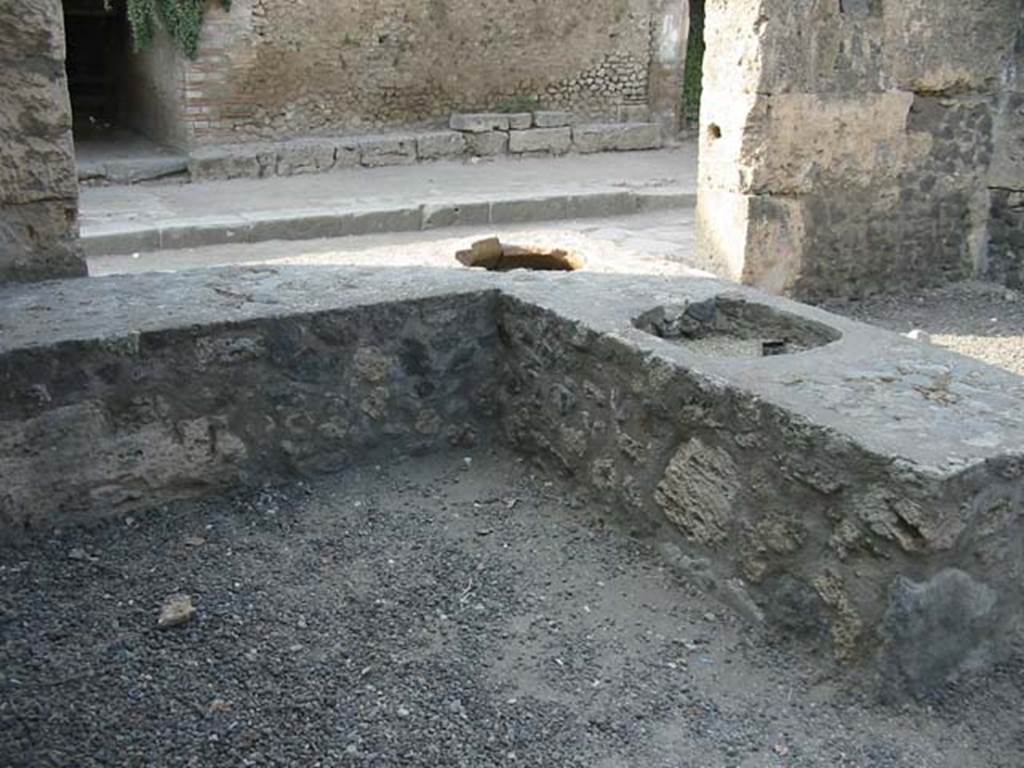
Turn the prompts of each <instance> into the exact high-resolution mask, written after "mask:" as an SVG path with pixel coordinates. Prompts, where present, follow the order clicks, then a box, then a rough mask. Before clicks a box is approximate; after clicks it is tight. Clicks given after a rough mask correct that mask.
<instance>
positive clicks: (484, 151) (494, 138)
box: [466, 131, 509, 157]
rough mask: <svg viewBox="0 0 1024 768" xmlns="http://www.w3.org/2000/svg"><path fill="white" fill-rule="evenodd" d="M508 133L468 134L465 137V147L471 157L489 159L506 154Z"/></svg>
mask: <svg viewBox="0 0 1024 768" xmlns="http://www.w3.org/2000/svg"><path fill="white" fill-rule="evenodd" d="M508 142H509V138H508V133H506V132H504V131H488V132H487V133H470V134H467V135H466V147H467V149H468V150H469V153H470V154H471V155H475V156H477V157H491V156H493V155H504V154H505V153H506V152H508Z"/></svg>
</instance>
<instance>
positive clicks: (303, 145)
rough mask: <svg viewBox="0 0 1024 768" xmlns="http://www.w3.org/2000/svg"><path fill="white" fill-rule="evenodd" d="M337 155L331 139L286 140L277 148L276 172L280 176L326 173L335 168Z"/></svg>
mask: <svg viewBox="0 0 1024 768" xmlns="http://www.w3.org/2000/svg"><path fill="white" fill-rule="evenodd" d="M336 155H337V149H336V148H335V146H334V142H333V141H331V140H330V139H307V140H303V141H289V142H285V143H283V144H281V145H279V146H278V148H277V157H276V164H275V172H276V173H277V175H278V176H294V175H297V174H302V173H324V172H325V171H329V170H331V169H332V168H334V163H335V160H336Z"/></svg>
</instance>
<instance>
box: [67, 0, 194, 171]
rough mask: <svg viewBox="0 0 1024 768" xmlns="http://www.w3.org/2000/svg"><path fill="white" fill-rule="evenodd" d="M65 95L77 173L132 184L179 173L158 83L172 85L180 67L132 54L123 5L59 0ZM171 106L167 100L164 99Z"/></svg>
mask: <svg viewBox="0 0 1024 768" xmlns="http://www.w3.org/2000/svg"><path fill="white" fill-rule="evenodd" d="M62 2H63V9H64V32H65V39H66V42H67V62H66V66H67V75H68V91H69V93H70V97H71V113H72V120H73V129H72V133H73V136H74V142H75V156H76V162H77V165H78V176H79V179H80V180H81V181H83V182H100V183H102V182H106V181H116V182H120V183H123V182H133V181H142V180H146V179H149V178H157V177H161V176H167V175H171V174H176V173H181V172H183V171H184V170H185V168H186V166H187V158H186V157H185V155H184V154H182V153H180V152H178V151H177V150H175V149H173V148H172V147H171V146H168V144H171V143H172V142H169V141H168V137H167V136H166V131H164V130H163V125H165V124H166V123H167V121H166V120H165V119H163V115H162V114H161V113H162V112H164V111H165V110H163V109H161V105H160V103H161V92H162V91H163V92H165V93H167V94H169V95H170V96H171V98H173V97H174V89H173V88H165V89H161V88H159V87H154V86H155V85H156V83H155V82H154V81H155V80H161V81H162V82H163V83H167V84H171V83H173V82H174V76H175V62H174V61H173V60H167V59H164V60H160V59H158V58H156V57H155V56H154V55H153V54H152V53H150V52H147V53H144V54H137V53H134V52H133V51H132V45H131V32H130V29H129V24H128V16H127V12H126V3H125V0H62ZM162 100H163V101H164V102H167V101H169V99H167V98H163V99H162Z"/></svg>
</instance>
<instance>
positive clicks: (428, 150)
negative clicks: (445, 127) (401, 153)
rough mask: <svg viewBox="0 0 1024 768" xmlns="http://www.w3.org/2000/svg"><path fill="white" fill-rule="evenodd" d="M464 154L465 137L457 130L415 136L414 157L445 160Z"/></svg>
mask: <svg viewBox="0 0 1024 768" xmlns="http://www.w3.org/2000/svg"><path fill="white" fill-rule="evenodd" d="M464 154H466V139H465V137H464V136H463V135H462V134H461V133H459V132H457V131H436V132H434V133H421V134H418V135H417V136H416V157H417V158H419V159H420V160H445V159H451V158H458V157H462V156H463V155H464Z"/></svg>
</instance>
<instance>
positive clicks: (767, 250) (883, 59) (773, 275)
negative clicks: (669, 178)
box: [697, 0, 1024, 298]
mask: <svg viewBox="0 0 1024 768" xmlns="http://www.w3.org/2000/svg"><path fill="white" fill-rule="evenodd" d="M706 10H707V25H706V30H705V36H706V40H707V45H708V50H709V51H714V52H715V53H714V55H709V56H708V57H707V62H706V71H705V74H704V85H705V87H704V92H703V100H702V117H701V130H700V141H701V147H700V152H701V162H700V172H699V188H700V199H701V201H700V203H699V205H698V216H697V221H698V241H699V250H700V251H701V256H702V258H703V259H704V260H705V261H706V264H707V265H708V266H710V267H712V268H714V269H716V270H717V271H718V272H719V273H720V274H723V275H727V276H729V277H731V278H733V279H736V280H741V281H743V282H745V283H748V284H751V285H755V286H758V287H760V288H763V289H765V290H769V291H772V292H783V293H789V294H792V295H795V296H798V297H802V298H819V297H825V296H830V295H841V296H849V295H858V294H867V293H873V292H877V291H881V290H884V289H886V288H887V287H891V286H893V285H918V286H921V285H930V284H939V283H943V282H946V281H949V280H955V279H962V278H966V277H970V276H973V275H975V274H977V273H979V272H982V271H983V270H984V262H985V245H986V239H987V234H988V232H987V229H988V223H989V215H990V203H989V187H990V186H992V185H993V184H992V182H991V181H989V180H988V178H987V177H988V175H989V169H990V168H993V169H994V168H995V167H996V166H997V165H1000V162H998V161H997V162H995V163H994V162H993V158H994V157H996V156H997V155H998V154H999V152H1000V151H1001V149H1000V145H1001V144H1002V145H1005V141H1006V139H1008V138H1009V134H1008V133H1007V131H1003V132H1002V133H1000V131H998V130H996V125H997V121H998V118H999V116H1000V100H1001V95H1002V94H1003V93H1004V92H1005V87H1006V86H1005V83H1006V81H1007V75H1008V73H1009V72H1010V71H1011V70H1012V69H1013V64H1012V61H1011V59H1012V55H1013V51H1014V46H1015V42H1016V40H1017V39H1018V36H1019V34H1020V29H1021V28H1024V27H1022V26H1021V23H1020V22H1021V8H1020V4H1019V3H1018V2H1017V1H1016V0H966V1H965V2H950V3H935V2H929V1H928V0H908V2H901V3H881V2H862V3H857V4H842V3H836V2H832V1H831V0H829V1H826V0H814V2H811V3H809V4H806V7H805V6H804V5H801V6H800V7H799V8H797V7H796V6H794V5H793V4H792V3H788V2H785V0H742V2H731V1H729V0H708V3H707V6H706ZM1011 113H1012V110H1006V109H1003V110H1002V113H1001V114H1002V115H1004V116H1005V118H1006V120H1005V121H1006V122H1008V123H1012V124H1013V125H1014V126H1018V127H1019V125H1020V117H1019V115H1018V116H1016V117H1010V115H1011ZM1010 133H1012V130H1010ZM1004 137H1005V138H1004ZM1004 165H1005V164H1004ZM1022 185H1024V174H1022V173H1021V166H1020V165H1019V164H1018V165H1017V166H1016V170H1015V171H1014V172H1013V179H1012V181H1011V182H1010V184H1009V185H1008V186H1009V188H1012V189H1020V188H1021V187H1022ZM997 204H998V201H997ZM997 215H998V213H997ZM723 233H730V234H731V236H730V237H725V236H723ZM997 250H998V247H997ZM997 261H1004V259H1001V258H997Z"/></svg>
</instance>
